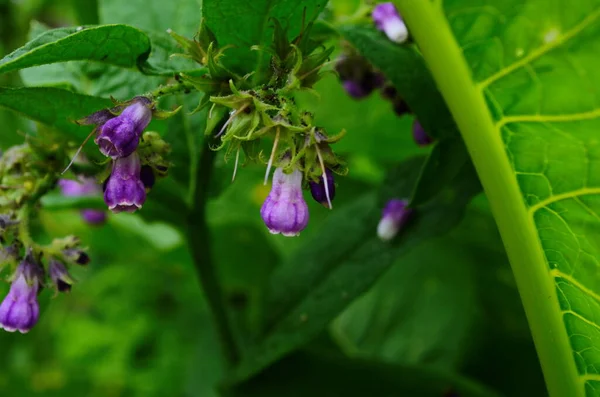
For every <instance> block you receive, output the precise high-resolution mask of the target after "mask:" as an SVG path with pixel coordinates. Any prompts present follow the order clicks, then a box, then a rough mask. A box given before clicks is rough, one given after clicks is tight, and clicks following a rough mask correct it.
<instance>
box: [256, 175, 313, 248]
mask: <svg viewBox="0 0 600 397" xmlns="http://www.w3.org/2000/svg"><path fill="white" fill-rule="evenodd" d="M260 215H261V217H262V219H263V221H264V222H265V225H267V228H268V229H269V231H270V232H271V233H273V234H278V233H281V234H283V235H284V236H288V237H290V236H297V235H299V234H300V232H301V231H302V230H304V228H305V227H306V225H307V224H308V218H309V215H308V206H307V205H306V201H304V197H303V196H302V173H301V172H300V171H299V170H297V169H294V171H293V172H292V173H291V174H286V173H284V172H283V169H281V168H277V169H276V170H275V173H274V174H273V186H272V187H271V192H270V193H269V195H268V196H267V199H266V200H265V202H264V203H263V205H262V208H261V209H260Z"/></svg>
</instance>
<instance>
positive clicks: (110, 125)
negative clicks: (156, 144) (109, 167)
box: [95, 97, 152, 159]
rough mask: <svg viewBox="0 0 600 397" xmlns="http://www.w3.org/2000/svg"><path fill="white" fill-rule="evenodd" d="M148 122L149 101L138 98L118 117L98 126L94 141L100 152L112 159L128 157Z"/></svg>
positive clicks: (134, 148)
mask: <svg viewBox="0 0 600 397" xmlns="http://www.w3.org/2000/svg"><path fill="white" fill-rule="evenodd" d="M150 120H152V111H151V109H150V100H148V99H147V98H144V97H138V98H137V99H136V100H135V101H134V102H133V103H132V104H131V105H129V106H127V107H126V108H125V110H123V112H122V113H121V114H120V115H119V116H117V117H115V118H112V119H110V120H108V121H106V123H104V124H103V125H102V126H100V129H99V132H98V135H97V136H96V139H95V142H96V144H97V145H98V147H99V148H100V152H101V153H102V154H104V155H105V156H107V157H112V158H113V159H116V158H118V157H127V156H129V155H130V154H131V153H133V152H134V151H135V150H136V149H137V147H138V144H139V141H140V137H141V135H142V132H144V129H145V128H146V127H147V126H148V124H150Z"/></svg>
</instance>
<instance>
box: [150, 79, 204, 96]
mask: <svg viewBox="0 0 600 397" xmlns="http://www.w3.org/2000/svg"><path fill="white" fill-rule="evenodd" d="M195 89H196V88H195V87H194V86H193V85H192V84H190V83H188V82H185V81H179V82H177V83H175V84H169V85H164V86H162V87H158V88H157V89H155V90H153V91H150V93H149V94H150V95H151V96H152V97H153V98H159V97H161V96H166V95H175V94H179V93H182V92H183V93H185V94H187V93H188V92H191V91H193V90H195Z"/></svg>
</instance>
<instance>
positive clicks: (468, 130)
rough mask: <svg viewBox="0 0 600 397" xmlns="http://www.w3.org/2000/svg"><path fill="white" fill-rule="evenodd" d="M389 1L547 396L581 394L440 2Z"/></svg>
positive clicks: (489, 127)
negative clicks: (472, 178)
mask: <svg viewBox="0 0 600 397" xmlns="http://www.w3.org/2000/svg"><path fill="white" fill-rule="evenodd" d="M395 2H396V3H397V5H398V8H399V10H400V13H401V14H402V16H403V18H404V19H405V20H406V22H407V24H408V25H409V28H410V31H411V34H412V35H413V37H414V38H415V40H416V42H417V43H418V44H419V47H420V49H421V51H422V54H423V56H424V58H425V61H426V63H427V65H428V67H429V68H430V70H431V72H432V74H433V76H434V79H435V80H436V82H437V83H438V86H439V88H440V91H441V92H442V95H443V96H444V99H445V100H446V102H447V104H448V106H449V108H450V110H451V112H452V115H453V116H454V118H455V120H456V122H457V124H458V126H459V128H460V130H461V134H462V135H463V138H464V140H465V143H466V145H467V148H468V150H469V153H470V155H471V158H472V159H473V162H474V164H475V167H476V169H477V173H478V174H479V177H480V180H481V182H482V184H483V187H484V190H485V192H486V195H487V197H488V199H489V201H490V206H491V208H492V212H493V214H494V217H495V219H496V222H497V224H498V228H499V230H500V233H501V236H502V240H503V242H504V245H505V247H506V251H507V253H508V256H509V259H510V263H511V266H512V269H513V273H514V275H515V279H516V282H517V286H518V289H519V293H520V295H521V300H522V302H523V305H524V307H525V311H526V314H527V318H528V321H529V325H530V328H531V331H532V334H533V337H534V341H535V344H536V348H537V351H538V356H539V358H540V361H541V364H542V369H543V371H544V376H545V379H546V384H547V386H548V390H549V392H550V395H552V396H556V397H559V396H573V397H583V396H584V394H585V390H584V387H583V385H582V383H581V377H580V376H579V374H578V372H577V368H576V366H575V362H574V358H573V352H572V350H571V347H570V343H569V339H568V335H567V332H566V329H565V326H564V323H563V320H562V315H561V312H560V308H559V302H558V296H557V292H556V288H555V286H554V282H553V277H552V275H551V274H550V272H549V269H548V266H547V264H546V260H545V255H544V252H543V250H542V246H541V243H540V240H539V236H538V233H537V229H536V227H535V224H534V223H533V219H532V218H531V217H530V216H529V214H528V210H527V208H526V206H525V203H524V201H523V197H522V195H521V192H520V189H519V186H518V184H517V181H516V178H515V177H514V172H513V169H512V167H511V165H510V162H509V159H508V156H507V154H506V152H505V149H504V143H503V142H502V139H501V136H500V134H499V132H498V129H497V126H496V125H495V123H494V121H493V119H492V117H491V114H490V113H489V110H488V108H487V105H486V102H485V98H484V96H483V91H482V90H481V89H479V88H477V86H476V83H475V82H474V81H473V79H472V77H471V72H470V69H469V67H468V65H467V62H466V60H465V58H464V56H463V54H462V52H461V50H460V47H459V45H458V43H457V42H456V40H455V38H454V36H453V34H452V31H451V28H450V26H449V24H448V21H447V20H446V18H445V16H444V13H443V7H441V6H440V4H437V5H436V4H432V3H431V2H430V1H426V0H421V1H415V0H395ZM433 26H434V27H435V29H432V28H431V27H433ZM556 331H558V332H556Z"/></svg>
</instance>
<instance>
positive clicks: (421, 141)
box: [412, 119, 433, 146]
mask: <svg viewBox="0 0 600 397" xmlns="http://www.w3.org/2000/svg"><path fill="white" fill-rule="evenodd" d="M412 131H413V138H414V139H415V142H416V143H417V145H419V146H427V145H429V144H431V143H432V142H433V138H431V137H430V136H429V135H428V134H427V132H426V131H425V130H424V129H423V126H422V125H421V123H419V121H418V120H417V119H415V121H414V122H413V126H412Z"/></svg>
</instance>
